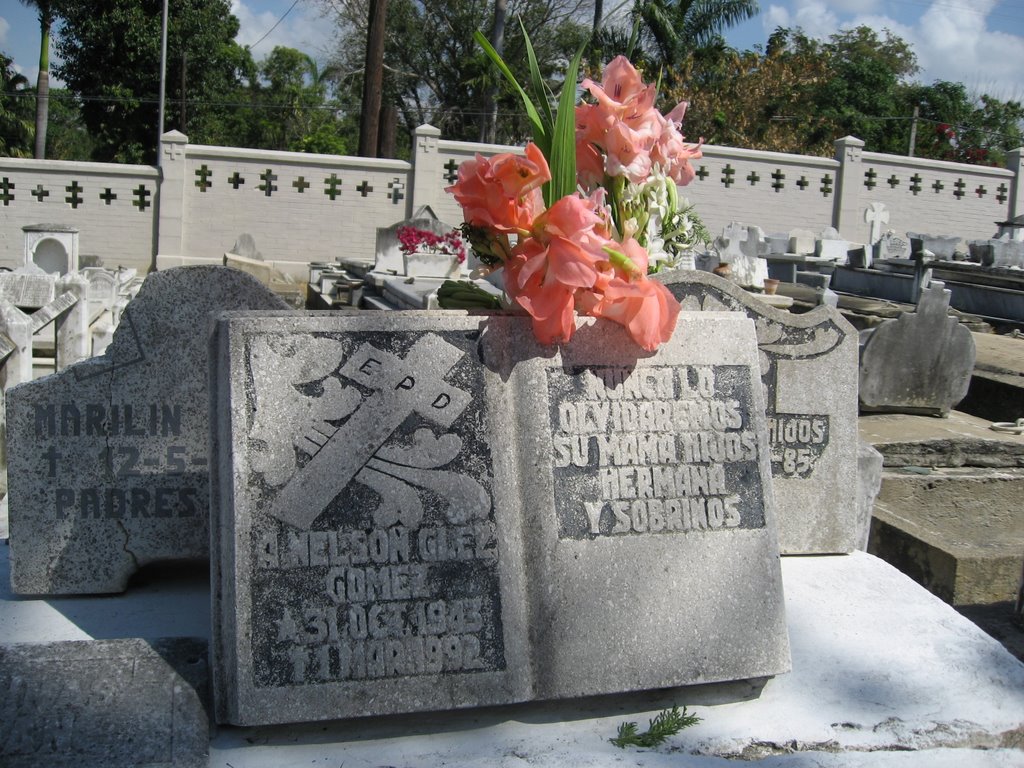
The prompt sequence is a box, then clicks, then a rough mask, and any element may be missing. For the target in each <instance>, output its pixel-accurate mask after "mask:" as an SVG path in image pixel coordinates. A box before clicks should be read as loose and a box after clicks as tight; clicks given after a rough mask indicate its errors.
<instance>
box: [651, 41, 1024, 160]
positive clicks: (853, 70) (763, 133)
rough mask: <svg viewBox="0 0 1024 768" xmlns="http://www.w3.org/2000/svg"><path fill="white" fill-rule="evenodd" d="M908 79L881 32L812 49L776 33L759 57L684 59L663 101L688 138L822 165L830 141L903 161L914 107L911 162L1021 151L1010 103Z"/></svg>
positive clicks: (897, 45)
mask: <svg viewBox="0 0 1024 768" xmlns="http://www.w3.org/2000/svg"><path fill="white" fill-rule="evenodd" d="M917 71H918V68H917V61H916V58H915V56H914V52H913V50H912V49H911V48H910V46H909V45H908V44H907V43H906V42H905V41H903V40H902V39H900V38H899V37H897V36H895V35H893V34H892V33H891V32H889V31H888V30H886V31H883V33H882V34H881V35H880V34H879V33H877V32H875V31H874V30H872V29H870V28H868V27H858V28H856V29H852V30H845V31H841V32H837V33H836V34H834V35H832V36H831V37H830V38H828V39H827V40H824V41H822V40H816V39H813V38H810V37H808V36H807V35H806V34H804V33H803V32H802V31H801V30H800V29H777V30H775V32H774V33H773V34H772V35H771V36H770V38H769V39H768V44H767V46H766V48H765V49H764V50H763V51H762V50H760V49H756V50H753V51H745V52H742V53H741V52H738V51H734V50H731V49H728V48H721V49H718V50H715V49H713V48H704V49H700V50H695V51H692V52H691V54H690V55H689V56H687V57H686V59H684V60H683V61H682V62H681V63H680V65H679V66H678V68H677V72H676V75H677V76H676V78H675V80H674V83H675V84H674V85H673V86H672V87H670V88H669V89H668V92H667V99H666V100H667V101H673V102H674V101H679V100H688V101H689V102H690V109H689V111H688V112H687V115H686V122H685V124H684V129H685V132H686V134H687V135H688V136H690V137H691V138H696V137H698V136H699V137H702V138H704V139H705V140H706V141H707V142H708V143H712V144H724V145H730V146H736V147H745V148H751V149H765V150H772V151H778V152H794V153H802V154H811V155H821V156H825V157H828V156H831V155H832V154H833V152H834V142H835V141H836V140H837V139H839V138H841V137H843V136H856V137H857V138H859V139H862V140H863V141H864V142H865V149H867V150H869V151H874V152H888V153H892V154H906V153H907V152H908V149H909V145H910V133H911V125H912V115H913V111H914V106H915V105H919V107H920V120H919V126H918V133H917V136H918V140H917V147H916V151H915V154H916V155H918V156H921V157H933V158H935V159H943V160H957V161H960V162H973V163H978V162H985V163H996V164H1001V163H1002V162H1003V161H1004V159H1005V152H1006V150H1009V149H1012V148H1014V147H1017V146H1020V145H1021V143H1022V141H1021V140H1022V137H1021V120H1022V119H1024V111H1022V107H1021V105H1020V103H1018V102H1001V101H999V100H998V99H994V98H992V97H989V96H981V97H980V98H978V99H976V100H975V99H972V98H971V97H970V96H969V95H968V93H967V90H966V88H965V87H964V86H963V85H962V84H959V83H944V82H936V83H934V84H933V85H930V86H925V85H921V84H919V83H916V82H914V81H913V80H912V79H911V78H912V77H913V76H914V75H915V74H916V73H917Z"/></svg>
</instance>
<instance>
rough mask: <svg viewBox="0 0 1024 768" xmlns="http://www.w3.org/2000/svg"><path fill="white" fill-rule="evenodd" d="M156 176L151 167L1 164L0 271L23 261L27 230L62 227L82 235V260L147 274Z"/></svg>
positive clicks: (54, 162) (6, 159)
mask: <svg viewBox="0 0 1024 768" xmlns="http://www.w3.org/2000/svg"><path fill="white" fill-rule="evenodd" d="M159 177H160V174H159V171H158V170H157V169H156V168H152V167H150V166H146V165H116V164H113V163H71V162H63V161H59V160H24V159H20V158H10V157H4V158H0V206H2V210H3V213H2V214H0V266H5V267H11V268H12V269H13V268H17V267H20V266H21V265H22V263H23V262H24V259H25V233H24V232H22V227H25V226H29V225H32V224H59V225H62V226H67V227H74V228H75V229H77V230H78V231H79V232H80V235H79V253H80V255H81V256H98V257H99V258H100V259H101V260H102V261H103V265H104V266H106V267H109V268H111V269H116V268H117V266H118V265H121V266H125V267H134V268H136V269H138V270H140V271H146V270H148V269H149V268H150V265H151V263H152V259H153V253H154V252H155V250H156V227H155V226H154V219H155V217H156V211H157V192H158V189H159Z"/></svg>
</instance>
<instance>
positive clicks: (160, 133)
mask: <svg viewBox="0 0 1024 768" xmlns="http://www.w3.org/2000/svg"><path fill="white" fill-rule="evenodd" d="M166 99H167V0H164V10H163V19H162V22H161V26H160V116H159V117H158V118H157V123H158V125H157V127H156V131H157V133H156V164H157V165H160V142H161V141H162V140H163V138H164V102H165V101H166Z"/></svg>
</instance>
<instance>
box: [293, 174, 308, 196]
mask: <svg viewBox="0 0 1024 768" xmlns="http://www.w3.org/2000/svg"><path fill="white" fill-rule="evenodd" d="M310 186H312V185H311V184H310V183H309V182H308V181H306V177H305V176H299V178H297V179H296V180H295V181H293V182H292V187H294V188H295V189H297V190H298V192H299V194H300V195H301V194H303V193H304V192H305V191H306V190H307V189H309V188H310Z"/></svg>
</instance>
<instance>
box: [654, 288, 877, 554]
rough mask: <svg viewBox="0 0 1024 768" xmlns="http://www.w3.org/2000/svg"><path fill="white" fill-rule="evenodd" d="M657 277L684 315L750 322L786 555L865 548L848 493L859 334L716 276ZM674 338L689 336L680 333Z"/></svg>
mask: <svg viewBox="0 0 1024 768" xmlns="http://www.w3.org/2000/svg"><path fill="white" fill-rule="evenodd" d="M656 277H657V279H658V280H661V281H662V282H663V283H665V284H666V285H667V286H668V288H669V290H670V291H672V293H673V295H674V296H675V297H676V298H677V299H679V301H680V303H681V304H682V306H683V309H684V310H705V311H706V310H730V311H737V312H742V313H744V314H746V315H747V316H748V317H750V318H751V319H752V320H753V321H754V325H755V328H756V330H757V343H758V350H759V359H760V372H761V381H762V383H763V385H764V392H765V404H766V407H767V415H768V439H769V443H770V445H771V458H772V461H771V464H772V476H773V482H774V485H775V498H776V502H777V504H778V508H779V546H780V549H781V551H782V552H783V554H824V553H836V552H851V551H853V550H854V549H856V548H858V547H859V546H862V543H863V541H864V539H865V537H866V536H867V530H866V525H867V523H868V521H866V520H863V519H862V518H861V516H859V515H858V514H857V508H856V494H855V493H854V488H855V487H856V484H857V440H858V437H857V345H858V336H857V331H856V330H855V329H854V328H853V326H851V325H850V324H849V323H848V322H847V321H846V320H845V319H844V318H843V316H842V315H840V314H839V312H838V311H837V310H836V309H834V308H833V307H830V306H820V307H817V308H816V309H814V310H813V311H811V312H807V313H805V314H801V315H795V314H791V313H789V312H784V311H782V310H779V309H775V308H773V307H770V306H768V305H767V304H765V303H763V302H761V301H759V300H758V299H756V298H755V297H754V296H752V295H751V294H749V293H747V292H746V291H743V290H741V289H739V288H738V287H737V286H736V285H734V284H733V283H732V282H731V281H729V280H723V279H722V278H719V277H717V276H716V275H711V274H707V273H703V272H696V273H687V272H665V273H662V274H659V275H657V276H656ZM678 332H679V333H684V334H685V333H688V332H689V331H688V329H687V328H686V327H685V325H684V326H682V327H680V328H679V330H678ZM718 341H719V339H717V338H716V339H715V340H714V343H718ZM705 343H708V340H705Z"/></svg>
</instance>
